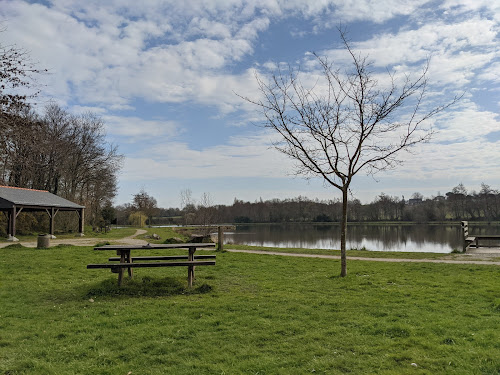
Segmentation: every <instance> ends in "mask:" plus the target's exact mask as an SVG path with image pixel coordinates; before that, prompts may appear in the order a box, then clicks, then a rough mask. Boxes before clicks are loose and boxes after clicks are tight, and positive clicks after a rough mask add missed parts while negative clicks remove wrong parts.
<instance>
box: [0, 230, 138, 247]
mask: <svg viewBox="0 0 500 375" xmlns="http://www.w3.org/2000/svg"><path fill="white" fill-rule="evenodd" d="M146 232H147V231H146V230H144V229H137V230H136V232H135V233H134V234H133V235H131V236H128V237H123V238H119V239H112V240H107V241H109V242H112V243H113V244H118V245H147V243H148V242H147V241H145V240H140V239H138V238H135V237H137V236H140V235H141V234H144V233H146ZM103 241H106V240H105V239H102V238H95V237H88V238H87V237H74V238H64V239H57V238H56V239H53V240H50V246H51V247H52V246H57V245H59V244H65V245H74V246H95V244H97V243H99V242H103ZM12 244H21V245H23V246H24V247H36V245H37V243H36V241H20V242H2V243H0V248H1V247H5V246H8V245H12Z"/></svg>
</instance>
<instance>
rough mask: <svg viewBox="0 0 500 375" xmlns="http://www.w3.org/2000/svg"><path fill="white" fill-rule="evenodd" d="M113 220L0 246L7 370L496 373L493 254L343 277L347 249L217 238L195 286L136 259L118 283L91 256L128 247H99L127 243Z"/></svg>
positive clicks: (373, 265)
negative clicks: (239, 244)
mask: <svg viewBox="0 0 500 375" xmlns="http://www.w3.org/2000/svg"><path fill="white" fill-rule="evenodd" d="M113 231H115V230H113ZM113 231H112V232H111V233H110V234H109V236H110V240H109V241H107V242H110V243H111V244H110V245H106V244H102V238H94V244H93V245H90V246H89V245H87V246H74V245H71V244H64V243H60V244H55V243H54V244H53V247H50V248H48V249H36V248H35V247H23V246H21V245H18V244H15V245H12V244H10V246H7V247H4V248H0V253H1V258H0V259H1V260H0V274H1V275H2V276H1V287H0V298H1V300H2V304H1V307H0V316H1V319H0V324H1V330H0V347H1V351H0V373H2V374H34V373H36V374H62V373H64V374H131V375H132V374H165V373H172V374H194V373H196V374H222V373H226V374H257V373H258V374H291V373H328V374H344V373H356V374H359V373H373V374H406V373H422V374H436V373H447V374H474V373H477V374H493V373H497V372H498V370H499V369H500V359H499V358H500V347H499V346H498V342H499V341H500V340H499V339H500V334H499V333H498V326H499V323H500V299H499V297H498V285H499V282H500V273H499V268H498V267H499V266H498V265H496V262H494V261H493V262H488V261H485V262H483V263H482V264H473V263H464V264H449V263H428V262H419V263H410V262H405V261H403V262H393V261H389V262H385V261H384V262H373V261H368V260H358V261H353V262H350V264H349V271H350V272H349V275H348V276H347V277H346V278H340V277H338V262H339V260H336V259H322V258H312V257H310V258H301V257H291V256H277V255H262V254H251V253H237V252H231V251H225V252H217V251H215V250H214V249H213V248H212V249H210V248H209V249H198V250H197V252H196V255H208V256H210V255H214V256H216V259H217V265H216V266H213V267H200V269H199V270H197V271H196V275H195V280H194V283H193V286H192V288H189V286H188V284H187V282H186V276H187V275H186V267H166V268H163V267H151V268H146V269H143V268H137V269H136V271H137V272H135V273H134V275H133V278H129V277H127V276H128V275H127V274H125V275H124V278H123V283H122V285H121V286H118V284H117V275H116V274H113V273H111V272H109V269H107V271H106V270H101V269H87V267H86V266H87V265H88V264H98V263H103V262H104V263H109V264H111V263H117V262H120V261H119V260H116V259H115V260H111V261H110V260H108V256H111V257H114V258H116V256H115V254H113V251H100V250H94V248H99V247H104V246H110V247H112V246H114V245H113V244H112V243H115V241H116V243H117V244H118V243H120V241H122V242H121V246H126V245H125V244H124V243H123V242H126V241H125V240H123V238H122V239H119V238H115V239H111V237H119V236H118V235H117V234H116V232H115V233H113ZM117 231H119V230H117ZM124 233H125V232H124ZM126 233H127V234H128V235H127V236H126V237H132V238H129V240H128V241H137V242H136V243H135V246H143V245H144V243H147V242H146V241H145V240H144V239H143V238H138V237H142V236H144V234H141V235H140V236H138V237H135V236H131V235H130V230H127V231H126ZM161 235H162V236H163V233H161ZM70 240H73V241H75V242H76V241H80V240H81V241H88V240H89V239H88V238H78V239H67V241H70ZM55 241H66V240H65V239H59V238H58V239H57V240H54V241H53V242H55ZM99 241H100V242H101V244H98V243H97V242H99ZM139 241H142V242H139ZM22 243H23V241H21V244H22ZM31 243H32V242H31ZM96 245H99V246H96ZM115 246H116V245H115ZM228 250H231V249H228ZM241 250H244V249H241ZM261 250H264V251H265V249H261ZM268 250H269V249H268ZM288 250H289V251H291V250H290V249H288ZM131 251H132V253H131V254H132V256H131V257H132V261H133V258H134V251H135V250H131ZM183 251H186V250H182V249H175V248H171V249H169V248H168V247H167V248H163V249H161V248H159V249H154V248H153V249H149V250H147V251H146V253H147V255H143V253H140V250H137V254H138V256H151V257H154V256H159V257H166V256H177V255H179V256H181V255H183V256H184V255H186V254H185V253H183ZM306 251H307V249H302V252H306ZM139 253H140V254H139ZM317 255H321V254H317ZM374 259H377V258H374ZM378 259H380V254H379V258H378ZM414 260H418V259H416V258H415V259H414ZM434 260H439V259H437V258H435V259H434ZM162 261H165V260H160V262H162ZM181 261H183V260H181ZM139 262H143V260H140V261H139ZM125 269H126V268H125Z"/></svg>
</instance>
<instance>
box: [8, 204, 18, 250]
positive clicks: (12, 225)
mask: <svg viewBox="0 0 500 375" xmlns="http://www.w3.org/2000/svg"><path fill="white" fill-rule="evenodd" d="M19 212H20V211H19ZM9 216H10V217H9V237H8V238H7V241H13V242H17V241H19V240H18V239H17V238H16V217H17V212H16V206H12V210H11V211H10V214H9Z"/></svg>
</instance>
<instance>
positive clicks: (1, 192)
mask: <svg viewBox="0 0 500 375" xmlns="http://www.w3.org/2000/svg"><path fill="white" fill-rule="evenodd" d="M14 205H15V206H19V207H20V206H22V207H26V208H30V207H31V208H52V207H54V208H59V209H71V210H74V209H80V208H85V206H81V205H79V204H76V203H73V202H71V201H69V200H67V199H64V198H61V197H59V196H57V195H55V194H52V193H49V192H48V191H46V190H34V189H24V188H18V187H13V186H0V209H6V208H11V207H12V206H14Z"/></svg>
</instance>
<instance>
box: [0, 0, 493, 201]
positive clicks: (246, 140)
mask: <svg viewBox="0 0 500 375" xmlns="http://www.w3.org/2000/svg"><path fill="white" fill-rule="evenodd" d="M0 20H1V22H2V25H3V27H4V28H6V31H5V32H3V33H1V34H0V38H1V39H0V42H1V43H2V44H4V45H5V44H16V45H17V46H19V47H22V48H25V49H27V50H29V51H30V53H31V56H32V59H33V60H35V61H37V62H39V64H40V67H43V68H48V69H49V70H50V72H51V74H49V75H46V76H44V77H42V82H41V83H42V84H43V85H44V91H43V97H42V100H44V101H45V100H47V101H48V100H53V101H55V102H57V103H59V104H60V105H61V106H63V107H64V108H66V109H68V110H69V111H70V112H73V113H81V112H84V111H88V110H90V111H93V112H96V113H98V114H99V115H100V116H102V118H103V119H104V121H105V123H106V130H107V138H108V141H109V142H110V143H113V144H115V145H118V148H119V151H120V152H121V153H122V154H123V155H124V165H123V169H122V171H121V173H120V176H119V193H118V196H117V198H116V202H115V203H117V204H123V203H127V202H130V201H131V199H132V195H133V194H135V193H137V192H138V191H139V190H140V189H142V188H144V189H145V190H146V191H147V192H148V193H149V194H151V195H153V196H154V197H155V198H156V199H157V200H158V204H159V205H160V206H162V207H170V206H179V205H180V203H181V201H180V192H181V190H184V189H190V190H191V191H192V193H193V197H194V198H195V199H196V198H200V197H201V196H202V194H203V193H208V194H210V196H211V197H212V200H213V203H216V204H218V203H221V204H230V203H232V202H233V200H234V198H238V199H243V200H250V201H255V200H258V199H260V198H262V199H271V198H290V197H296V196H298V195H302V196H307V197H309V198H319V199H331V198H337V197H339V193H338V192H337V191H336V190H335V189H333V188H328V187H325V186H324V185H323V183H322V181H321V180H320V179H312V180H309V181H306V180H304V179H302V178H300V177H294V176H293V171H294V168H293V164H292V163H291V161H290V160H288V159H286V158H285V157H284V156H283V155H281V154H279V153H278V152H277V151H275V150H274V149H272V147H270V145H271V141H272V139H273V137H274V135H273V134H270V133H269V132H268V131H267V130H265V129H263V128H262V127H258V126H256V124H258V123H259V121H260V120H261V119H260V118H259V117H258V114H257V112H256V111H255V108H253V107H252V106H251V105H249V104H248V103H245V102H244V101H242V100H241V99H240V98H239V97H238V96H237V95H235V93H238V94H241V95H244V96H251V97H258V95H259V93H258V91H257V85H256V82H255V76H254V75H255V73H257V74H259V75H260V76H262V77H266V76H268V75H269V74H271V73H272V72H273V69H274V68H275V67H276V66H277V64H279V63H289V64H291V65H293V66H301V69H302V71H303V74H304V76H305V77H307V74H313V70H312V68H310V67H311V64H310V62H311V52H317V53H318V54H320V55H324V56H329V58H330V60H332V59H333V60H335V61H336V62H338V63H340V64H342V63H343V62H345V59H344V58H343V55H342V51H341V47H342V46H341V43H340V40H339V36H338V32H337V31H336V27H337V26H338V25H339V24H340V23H341V24H342V25H344V26H346V27H347V28H348V30H349V36H350V38H351V40H352V45H353V47H354V48H355V49H356V50H358V51H359V52H360V53H362V54H366V55H368V56H369V58H370V59H371V60H372V61H373V64H374V67H375V68H376V69H378V71H383V70H384V69H387V68H388V69H394V70H396V71H397V72H399V73H406V72H408V73H415V72H417V71H418V69H419V67H421V66H422V63H423V62H424V61H425V59H426V57H428V56H431V65H430V69H429V81H430V94H431V95H432V97H435V98H436V101H441V100H443V101H445V100H447V99H451V97H452V96H453V94H454V93H462V92H464V93H465V95H464V97H463V99H462V100H461V101H460V103H459V104H457V105H455V106H454V107H453V108H452V109H450V110H448V111H447V112H445V113H442V114H440V115H439V116H436V117H435V118H433V119H432V120H431V121H432V123H431V124H432V126H433V127H434V129H436V130H437V131H438V132H437V134H436V135H435V137H434V138H433V140H432V141H431V142H429V143H427V144H422V145H419V146H418V147H417V148H416V149H415V150H414V152H413V154H408V155H403V158H404V159H405V162H404V163H403V165H401V166H399V167H397V168H396V169H394V170H390V171H386V172H382V173H379V174H377V175H375V177H371V176H366V175H364V174H360V175H358V176H357V177H356V178H355V180H354V183H353V185H352V193H353V196H354V197H356V198H359V199H361V200H362V201H363V202H368V201H371V200H373V199H374V198H375V197H376V196H377V195H379V194H380V193H381V192H384V193H386V194H390V195H396V196H402V195H404V196H405V197H407V198H408V197H409V196H411V194H412V193H413V192H416V191H418V192H421V193H423V194H424V195H425V196H432V195H437V194H438V192H441V193H444V192H446V191H449V190H451V189H452V188H453V187H454V186H456V185H458V184H459V183H461V182H463V183H464V185H465V186H466V187H467V188H468V189H469V190H474V189H476V190H478V189H479V188H480V184H481V182H485V183H487V184H489V185H491V186H492V187H493V188H497V189H500V118H499V116H498V113H499V106H500V91H499V89H500V87H499V83H500V58H499V55H500V48H499V47H500V44H499V31H500V1H496V0H495V1H492V0H442V1H426V0H363V1H361V0H360V1H351V0H316V1H303V0H288V1H284V0H274V1H273V0H259V1H244V0H226V1H221V0H200V1H156V0H148V1H136V0H135V1H131V0H108V1H100V0H87V1H77V0H53V1H14V0H2V1H1V5H0ZM377 74H378V72H377ZM378 77H379V76H378V75H377V78H378ZM379 79H380V80H383V79H384V78H383V75H380V78H379ZM381 82H382V81H381Z"/></svg>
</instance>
